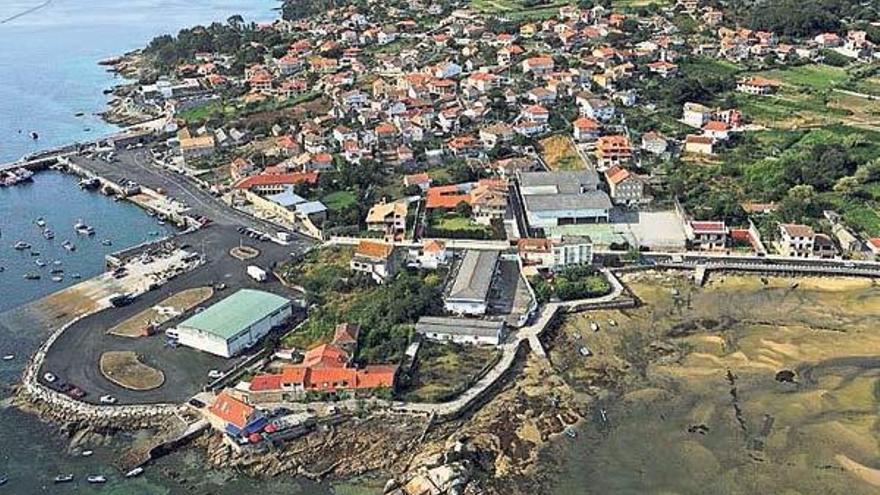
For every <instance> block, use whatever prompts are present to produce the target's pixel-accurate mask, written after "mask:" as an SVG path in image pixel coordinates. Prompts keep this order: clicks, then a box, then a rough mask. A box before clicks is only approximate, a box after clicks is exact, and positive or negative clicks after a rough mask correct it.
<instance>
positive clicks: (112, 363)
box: [100, 351, 165, 390]
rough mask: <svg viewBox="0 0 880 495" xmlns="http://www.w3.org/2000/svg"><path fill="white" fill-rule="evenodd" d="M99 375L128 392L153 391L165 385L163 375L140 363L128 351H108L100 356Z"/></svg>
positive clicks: (136, 356)
mask: <svg viewBox="0 0 880 495" xmlns="http://www.w3.org/2000/svg"><path fill="white" fill-rule="evenodd" d="M100 367H101V373H102V374H103V375H104V376H105V377H107V379H108V380H110V381H111V382H113V383H115V384H117V385H119V386H120V387H125V388H127V389H129V390H153V389H156V388H159V387H161V386H162V384H163V383H165V374H164V373H162V372H161V371H159V370H157V369H155V368H151V367H149V366H147V365H146V364H144V363H142V362H141V360H140V358H139V357H138V355H137V354H135V353H133V352H129V351H110V352H105V353H104V354H102V355H101V362H100Z"/></svg>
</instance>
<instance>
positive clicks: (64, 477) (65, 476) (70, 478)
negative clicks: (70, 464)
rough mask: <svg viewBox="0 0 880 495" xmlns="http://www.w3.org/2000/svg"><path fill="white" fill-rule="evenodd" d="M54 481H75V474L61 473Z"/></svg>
mask: <svg viewBox="0 0 880 495" xmlns="http://www.w3.org/2000/svg"><path fill="white" fill-rule="evenodd" d="M54 481H55V483H70V482H71V481H73V475H72V474H59V475H58V476H56V477H55V479H54Z"/></svg>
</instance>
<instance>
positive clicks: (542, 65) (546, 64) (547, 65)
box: [522, 57, 556, 75]
mask: <svg viewBox="0 0 880 495" xmlns="http://www.w3.org/2000/svg"><path fill="white" fill-rule="evenodd" d="M555 65H556V64H555V63H554V62H553V58H552V57H530V58H527V59H525V60H523V61H522V71H523V73H526V74H528V73H532V74H535V75H544V74H548V73H550V72H553V69H554V67H555Z"/></svg>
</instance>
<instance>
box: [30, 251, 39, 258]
mask: <svg viewBox="0 0 880 495" xmlns="http://www.w3.org/2000/svg"><path fill="white" fill-rule="evenodd" d="M39 255H40V252H39V251H31V256H33V257H37V256H39Z"/></svg>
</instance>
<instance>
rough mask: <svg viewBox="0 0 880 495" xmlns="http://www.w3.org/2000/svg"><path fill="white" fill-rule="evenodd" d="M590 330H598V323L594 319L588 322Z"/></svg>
mask: <svg viewBox="0 0 880 495" xmlns="http://www.w3.org/2000/svg"><path fill="white" fill-rule="evenodd" d="M590 330H592V331H594V332H598V331H599V324H598V323H596V322H595V321H593V322H590Z"/></svg>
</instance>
